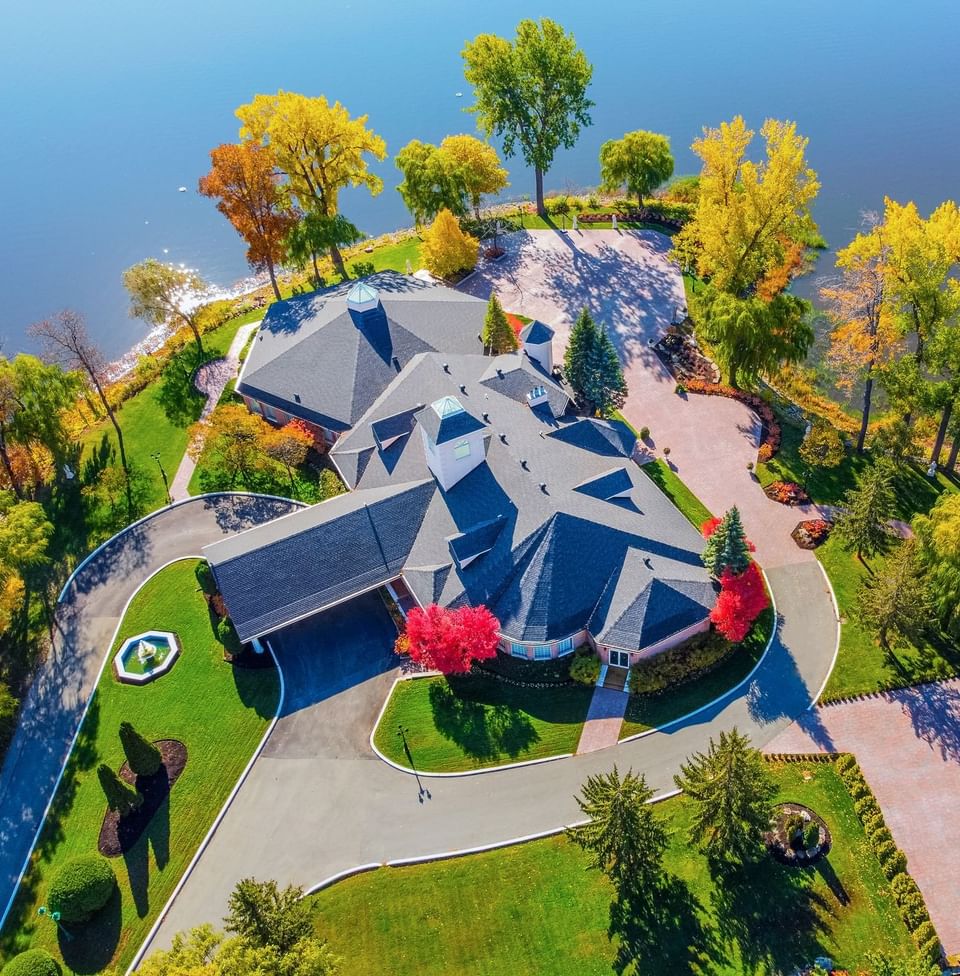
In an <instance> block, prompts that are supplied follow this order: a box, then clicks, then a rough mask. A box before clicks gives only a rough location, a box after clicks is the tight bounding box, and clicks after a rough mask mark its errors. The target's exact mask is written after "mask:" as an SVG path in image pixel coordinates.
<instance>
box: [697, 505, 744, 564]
mask: <svg viewBox="0 0 960 976" xmlns="http://www.w3.org/2000/svg"><path fill="white" fill-rule="evenodd" d="M702 558H703V564H704V565H705V566H706V567H707V569H708V570H710V575H711V576H715V577H716V578H717V579H719V578H720V577H721V576H722V575H723V571H724V570H725V569H729V570H730V571H731V572H732V573H736V574H737V575H739V574H740V573H742V572H743V571H744V570H745V569H746V568H747V566H749V565H750V544H749V543H748V542H747V536H746V533H745V532H744V530H743V523H742V522H741V521H740V511H739V509H738V508H737V506H736V505H734V506H733V508H731V509H730V511H728V512H727V513H726V515H724V516H723V518H722V519H721V521H720V524H719V525H718V526H717V527H716V529H715V530H714V532H713V535H711V536H710V538H709V539H707V544H706V546H705V547H704V550H703V557H702Z"/></svg>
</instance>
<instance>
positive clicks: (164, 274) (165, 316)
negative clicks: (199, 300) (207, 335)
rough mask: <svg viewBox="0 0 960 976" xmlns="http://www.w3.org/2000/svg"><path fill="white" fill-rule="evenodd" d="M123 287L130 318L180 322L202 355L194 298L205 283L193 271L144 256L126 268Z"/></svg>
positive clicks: (151, 321) (151, 322)
mask: <svg viewBox="0 0 960 976" xmlns="http://www.w3.org/2000/svg"><path fill="white" fill-rule="evenodd" d="M123 287H124V288H126V289H127V293H128V294H129V296H130V317H131V318H135V319H143V321H144V322H147V323H149V324H150V325H171V324H173V323H180V324H181V325H185V326H187V328H189V329H190V331H191V332H192V333H193V338H194V341H195V342H196V344H197V351H198V352H199V354H200V355H201V356H202V355H203V340H202V339H201V338H200V327H199V325H198V323H197V312H198V308H197V306H196V302H195V297H196V295H197V294H198V293H199V292H203V291H205V290H206V287H207V286H206V283H205V282H204V280H203V279H202V278H201V277H200V275H198V274H197V273H196V272H195V271H191V270H190V269H189V268H178V267H175V266H174V265H172V264H164V263H163V262H161V261H158V260H157V259H156V258H147V260H146V261H141V262H140V263H139V264H135V265H134V266H133V267H132V268H127V270H126V271H124V273H123Z"/></svg>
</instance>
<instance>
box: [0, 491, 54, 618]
mask: <svg viewBox="0 0 960 976" xmlns="http://www.w3.org/2000/svg"><path fill="white" fill-rule="evenodd" d="M52 538H53V526H52V525H51V524H50V522H49V521H48V520H47V516H46V513H45V512H44V510H43V507H42V506H41V505H40V504H39V503H37V502H30V501H17V500H15V499H14V497H13V495H12V494H11V493H10V492H0V633H3V632H5V631H6V630H7V629H8V628H9V626H10V623H11V620H12V618H13V617H14V615H15V614H16V613H17V612H18V611H19V610H20V608H21V607H22V606H23V601H24V598H25V597H26V592H27V585H28V584H29V585H30V587H31V589H33V590H34V591H35V592H38V593H39V594H40V596H41V598H42V600H43V603H44V607H45V608H47V590H46V584H47V578H46V574H47V570H48V569H49V567H50V563H51V560H50V540H51V539H52ZM48 614H49V609H48Z"/></svg>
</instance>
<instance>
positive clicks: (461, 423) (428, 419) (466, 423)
mask: <svg viewBox="0 0 960 976" xmlns="http://www.w3.org/2000/svg"><path fill="white" fill-rule="evenodd" d="M416 418H417V423H418V424H419V425H420V426H421V427H423V429H424V430H425V431H426V432H427V433H428V434H429V435H430V440H432V441H433V443H434V444H446V443H447V441H452V440H456V439H457V438H458V437H466V436H467V434H472V433H473V432H474V431H475V430H482V429H483V428H484V427H485V426H486V424H485V423H484V422H483V421H482V420H479V419H477V418H476V417H474V416H473V414H472V413H470V412H469V411H468V410H466V409H465V408H464V406H463V404H462V403H461V402H460V401H459V400H458V399H457V398H456V397H453V396H445V397H441V398H440V399H439V400H436V401H435V402H433V403H431V404H429V406H426V407H424V408H423V409H422V410H419V411H417V414H416Z"/></svg>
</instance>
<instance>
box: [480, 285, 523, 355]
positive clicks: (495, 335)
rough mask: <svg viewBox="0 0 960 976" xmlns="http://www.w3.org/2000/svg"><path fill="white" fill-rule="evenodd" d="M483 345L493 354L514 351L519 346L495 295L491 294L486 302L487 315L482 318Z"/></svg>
mask: <svg viewBox="0 0 960 976" xmlns="http://www.w3.org/2000/svg"><path fill="white" fill-rule="evenodd" d="M483 346H484V348H485V349H489V350H490V352H492V353H494V354H495V355H499V354H500V353H503V352H514V351H515V350H516V349H517V348H518V346H519V343H518V342H517V337H516V335H515V334H514V331H513V329H512V328H511V327H510V323H509V322H508V321H507V316H506V315H505V314H504V312H503V306H502V305H501V304H500V300H499V299H498V298H497V296H496V295H491V296H490V301H489V303H488V304H487V315H486V318H485V319H484V320H483Z"/></svg>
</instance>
